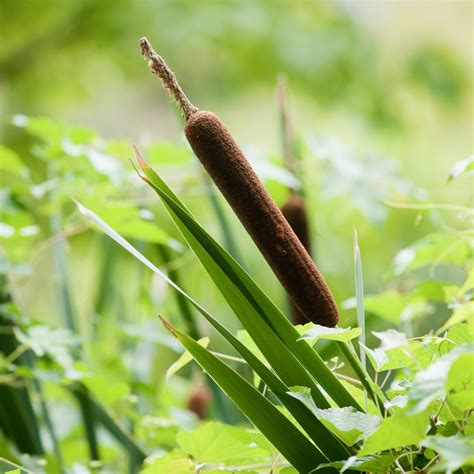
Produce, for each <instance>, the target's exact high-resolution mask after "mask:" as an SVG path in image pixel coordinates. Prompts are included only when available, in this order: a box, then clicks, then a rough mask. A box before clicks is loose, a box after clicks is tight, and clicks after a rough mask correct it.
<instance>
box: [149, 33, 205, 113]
mask: <svg viewBox="0 0 474 474" xmlns="http://www.w3.org/2000/svg"><path fill="white" fill-rule="evenodd" d="M140 48H141V51H142V55H143V57H144V58H145V59H147V60H148V67H149V68H150V71H151V72H152V73H153V74H156V75H157V76H158V77H159V78H160V79H161V81H162V82H163V85H164V86H165V88H166V89H167V90H168V92H169V93H170V95H171V97H172V98H173V99H174V100H175V101H176V103H177V104H178V105H179V107H180V109H181V111H182V112H183V115H184V118H185V119H186V120H187V119H188V118H189V117H191V115H192V114H194V113H195V112H197V111H198V108H197V107H195V106H194V105H193V104H192V103H191V101H190V100H189V99H188V98H187V96H186V94H185V93H184V92H183V89H181V86H180V85H179V83H178V81H177V79H176V76H175V75H174V74H173V71H171V69H170V68H169V66H168V65H167V64H166V62H165V60H164V59H163V58H162V57H161V56H160V55H159V54H157V53H156V51H155V50H154V49H153V47H152V46H151V44H150V42H149V41H148V40H147V39H146V38H145V37H143V38H141V39H140Z"/></svg>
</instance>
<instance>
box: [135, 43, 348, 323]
mask: <svg viewBox="0 0 474 474" xmlns="http://www.w3.org/2000/svg"><path fill="white" fill-rule="evenodd" d="M140 45H141V48H142V54H143V55H144V56H145V57H146V58H147V59H148V60H149V64H150V68H151V70H152V72H153V73H155V74H157V75H158V76H159V77H160V78H161V80H162V81H163V84H164V85H165V87H166V88H167V89H168V90H169V91H170V92H171V94H172V96H173V97H174V98H175V100H176V101H177V102H178V104H179V105H180V107H181V109H182V110H183V113H184V115H185V117H186V124H185V127H184V132H185V135H186V138H187V139H188V142H189V144H190V145H191V148H192V149H193V151H194V153H195V155H196V156H197V157H198V159H199V161H200V162H201V163H202V164H203V166H204V167H205V168H206V170H207V172H208V173H209V175H210V177H211V178H212V180H213V181H214V183H215V184H216V185H217V187H218V188H219V190H220V191H221V193H222V194H223V196H224V197H225V198H226V200H227V202H228V203H229V204H230V206H231V207H232V209H233V210H234V212H235V214H236V215H237V217H238V218H239V220H240V222H241V223H242V224H243V226H244V227H245V229H246V230H247V232H248V233H249V235H250V236H251V237H252V239H253V241H254V242H255V244H256V245H257V247H258V249H259V250H260V252H261V253H262V255H263V256H264V257H265V259H266V260H267V262H268V264H269V265H270V267H271V268H272V270H273V272H274V273H275V275H276V276H277V278H278V279H279V280H280V283H281V284H282V285H283V287H284V288H285V290H286V291H287V293H288V295H289V296H290V297H291V299H292V300H293V301H294V302H295V304H296V305H297V306H298V308H299V309H300V311H301V312H302V313H303V314H304V315H305V317H306V318H307V319H308V320H310V321H316V322H317V323H318V324H321V325H324V326H334V325H335V324H337V321H338V317H339V314H338V310H337V306H336V303H335V301H334V298H333V296H332V293H331V291H330V289H329V287H328V286H327V284H326V282H325V281H324V278H323V277H322V275H321V274H320V273H319V270H318V269H317V267H316V265H315V264H314V262H313V260H312V259H311V257H310V256H309V254H308V252H307V251H306V250H305V248H304V246H303V245H302V244H301V242H300V241H299V240H298V237H297V236H296V235H295V233H294V232H293V230H292V228H291V227H290V225H289V224H288V222H287V221H286V219H285V218H284V216H283V214H282V213H281V211H280V209H278V207H277V205H276V204H275V202H274V201H273V200H272V198H271V197H270V195H269V194H268V192H267V191H266V190H265V188H264V187H263V184H262V183H261V181H260V180H259V178H258V177H257V175H256V174H255V171H254V170H253V169H252V167H251V166H250V163H249V162H248V161H247V159H246V158H245V156H244V155H243V153H242V151H241V150H240V148H239V146H238V145H237V143H236V141H235V140H234V138H233V137H232V135H231V133H230V132H229V131H228V130H227V128H226V127H225V125H224V124H223V123H222V121H221V120H220V119H219V117H217V116H216V115H215V114H213V113H212V112H205V111H200V110H199V111H198V109H197V108H196V107H194V106H193V105H192V104H191V103H190V102H189V100H188V99H187V97H186V96H185V94H184V92H183V91H182V89H181V87H180V86H179V84H178V82H177V80H176V78H175V77H174V74H173V73H172V72H171V70H170V69H169V68H168V66H167V65H166V63H165V62H164V60H163V59H162V58H160V56H158V55H157V54H156V53H155V52H154V51H153V49H152V47H151V45H150V43H149V42H148V41H147V40H146V39H145V38H142V39H141V40H140Z"/></svg>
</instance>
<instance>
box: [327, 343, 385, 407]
mask: <svg viewBox="0 0 474 474" xmlns="http://www.w3.org/2000/svg"><path fill="white" fill-rule="evenodd" d="M336 344H337V346H338V348H339V349H340V351H341V352H342V353H343V355H344V357H345V358H346V360H347V362H349V365H350V366H351V367H352V369H353V370H354V372H355V373H356V375H357V377H359V380H360V382H361V383H362V385H363V387H364V389H365V390H366V392H367V394H368V395H369V397H370V398H371V399H372V401H373V402H374V403H375V404H376V405H377V407H378V408H379V410H380V412H381V413H382V415H384V402H385V395H384V394H383V392H382V390H381V389H380V387H379V386H378V385H377V384H375V383H374V381H373V380H372V379H371V378H370V375H369V374H368V372H367V370H366V369H365V368H364V367H363V365H362V363H361V362H360V360H359V358H358V357H357V355H356V353H355V351H354V348H353V347H352V346H351V345H349V344H348V343H345V342H336Z"/></svg>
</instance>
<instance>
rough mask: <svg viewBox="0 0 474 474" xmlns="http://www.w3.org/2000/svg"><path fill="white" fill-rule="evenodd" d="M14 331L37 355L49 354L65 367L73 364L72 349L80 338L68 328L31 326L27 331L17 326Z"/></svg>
mask: <svg viewBox="0 0 474 474" xmlns="http://www.w3.org/2000/svg"><path fill="white" fill-rule="evenodd" d="M14 332H15V335H16V337H17V339H18V341H20V342H21V343H22V344H24V345H25V346H27V347H28V348H30V349H31V350H32V351H33V352H34V353H35V355H36V356H38V357H43V356H44V355H46V354H47V355H48V356H50V357H51V358H52V359H53V360H55V361H56V362H57V363H58V364H59V365H61V366H63V367H64V368H65V369H68V368H70V367H71V366H72V362H73V358H72V355H71V349H72V348H73V347H74V346H77V344H78V343H79V339H78V337H77V336H74V335H73V334H72V333H71V332H70V331H69V330H68V329H65V328H56V329H51V328H49V327H47V326H31V327H29V328H28V329H27V330H26V332H23V331H21V330H20V329H19V328H15V329H14Z"/></svg>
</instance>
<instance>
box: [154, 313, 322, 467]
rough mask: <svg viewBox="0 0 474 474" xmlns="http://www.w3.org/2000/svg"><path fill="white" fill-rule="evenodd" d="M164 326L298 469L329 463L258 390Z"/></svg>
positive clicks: (179, 334)
mask: <svg viewBox="0 0 474 474" xmlns="http://www.w3.org/2000/svg"><path fill="white" fill-rule="evenodd" d="M162 320H163V319H162ZM163 323H164V324H165V326H166V327H167V329H168V330H169V331H170V332H171V333H172V334H173V335H174V336H175V337H176V338H177V339H178V340H179V341H180V342H181V344H183V346H184V347H185V348H186V350H187V351H189V352H190V353H191V354H192V356H193V357H194V359H195V360H196V361H197V362H198V364H199V365H200V366H201V367H202V368H203V369H204V370H205V371H206V372H207V373H208V374H209V375H210V376H211V377H212V378H213V379H214V380H215V382H216V383H217V384H218V385H219V386H220V387H221V389H222V390H223V391H224V392H225V393H226V394H227V395H228V396H229V398H231V399H232V400H233V401H234V403H235V404H236V405H237V406H238V407H239V408H240V409H241V410H242V412H243V413H244V414H245V416H246V417H247V418H248V419H249V420H250V421H251V422H252V423H253V424H254V425H255V426H256V427H257V428H258V429H259V430H260V431H261V432H262V434H264V435H265V436H266V437H267V439H268V440H269V441H270V442H271V443H272V444H273V445H274V446H275V447H276V448H277V449H278V450H279V451H280V452H281V453H282V454H283V456H285V458H286V459H288V461H289V462H290V463H291V464H292V465H293V466H294V467H296V469H298V470H299V471H301V472H309V471H311V470H313V469H315V468H316V467H317V466H318V465H319V464H321V463H323V462H325V461H324V459H325V457H324V456H323V454H322V453H321V452H320V451H319V450H318V449H317V448H316V447H315V446H314V445H313V444H311V442H310V441H309V440H308V439H307V438H306V437H305V436H304V435H303V434H302V433H301V432H300V431H299V430H298V429H297V428H296V427H295V426H294V425H293V424H292V423H291V422H290V421H289V420H288V419H287V418H286V417H285V416H284V415H283V414H282V413H281V412H279V411H278V410H277V409H276V408H275V406H274V405H273V404H272V403H270V402H269V401H268V400H267V399H266V398H265V397H264V396H263V395H262V394H261V393H260V392H259V391H258V390H257V389H255V387H253V386H252V385H250V384H249V383H248V382H247V381H246V380H245V379H244V378H242V377H241V376H240V375H239V374H238V373H237V372H235V371H234V370H232V369H231V368H230V367H228V366H227V365H226V364H225V363H224V362H222V361H221V360H220V359H218V358H217V357H215V356H214V355H213V354H211V353H210V352H209V351H208V350H207V349H205V348H204V347H202V346H201V345H199V344H198V343H197V342H196V341H194V340H193V339H191V338H190V337H189V336H187V335H186V334H184V333H182V332H180V331H178V330H176V329H174V328H173V327H172V326H171V325H170V324H169V323H168V322H167V321H166V320H163Z"/></svg>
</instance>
